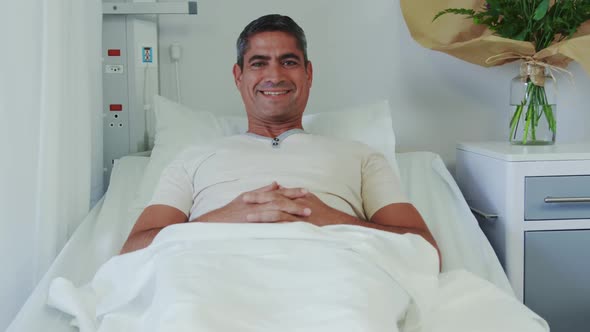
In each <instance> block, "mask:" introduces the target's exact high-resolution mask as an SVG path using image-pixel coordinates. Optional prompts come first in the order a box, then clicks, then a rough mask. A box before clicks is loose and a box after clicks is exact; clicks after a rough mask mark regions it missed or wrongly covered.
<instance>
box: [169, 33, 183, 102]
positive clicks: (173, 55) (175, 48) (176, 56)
mask: <svg viewBox="0 0 590 332" xmlns="http://www.w3.org/2000/svg"><path fill="white" fill-rule="evenodd" d="M181 55H182V49H181V48H180V44H176V43H174V44H172V45H170V59H172V62H174V69H175V71H176V101H177V102H178V103H179V104H180V103H181V101H182V99H181V96H180V75H179V71H178V62H179V61H180V57H181Z"/></svg>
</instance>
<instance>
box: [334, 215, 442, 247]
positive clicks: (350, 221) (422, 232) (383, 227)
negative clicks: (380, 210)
mask: <svg viewBox="0 0 590 332" xmlns="http://www.w3.org/2000/svg"><path fill="white" fill-rule="evenodd" d="M342 224H346V225H356V226H363V227H369V228H373V229H378V230H381V231H386V232H391V233H397V234H405V233H412V234H416V235H420V236H422V237H423V238H424V239H425V240H426V241H428V242H429V243H430V244H432V245H433V246H434V248H436V250H437V251H438V246H437V244H436V241H434V238H433V237H432V235H431V234H430V232H428V231H425V230H421V229H416V228H409V227H399V226H390V225H381V224H377V223H374V222H371V221H365V220H361V219H358V218H355V217H353V216H350V218H346V220H345V221H344V222H342Z"/></svg>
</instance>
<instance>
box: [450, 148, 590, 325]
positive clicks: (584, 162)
mask: <svg viewBox="0 0 590 332" xmlns="http://www.w3.org/2000/svg"><path fill="white" fill-rule="evenodd" d="M456 180H457V183H458V185H459V187H460V188H461V191H462V192H463V195H464V196H465V199H466V200H467V203H468V204H469V205H470V207H471V208H472V210H473V211H474V214H476V216H477V219H478V220H479V221H480V226H481V228H482V230H483V232H484V233H485V234H486V236H487V237H488V239H489V241H490V243H491V244H492V246H493V247H494V250H495V251H496V254H497V255H498V258H499V260H500V262H501V263H502V266H503V267H504V270H505V271H506V274H507V276H508V279H509V280H510V283H511V285H512V288H513V289H514V292H515V294H516V296H517V297H518V298H519V299H520V300H521V301H523V302H524V304H525V305H527V306H528V307H529V308H531V309H532V310H533V311H535V312H536V313H537V314H539V315H540V316H542V317H543V318H545V319H546V320H547V322H548V323H549V325H550V326H551V332H566V331H589V330H590V143H585V144H556V145H553V146H514V145H510V144H509V143H508V142H478V143H460V144H458V145H457V164H456Z"/></svg>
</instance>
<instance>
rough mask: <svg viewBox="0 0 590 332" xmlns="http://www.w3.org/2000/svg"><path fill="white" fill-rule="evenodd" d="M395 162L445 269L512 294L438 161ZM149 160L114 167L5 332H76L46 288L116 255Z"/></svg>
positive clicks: (420, 155) (412, 156)
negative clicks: (49, 300) (97, 197)
mask: <svg viewBox="0 0 590 332" xmlns="http://www.w3.org/2000/svg"><path fill="white" fill-rule="evenodd" d="M397 158H398V163H399V167H400V174H401V177H402V182H403V183H404V186H405V190H406V192H407V193H408V195H409V197H410V199H411V200H412V202H413V203H414V204H415V205H416V207H417V208H418V210H419V211H420V213H421V214H422V215H423V216H424V217H425V220H426V221H427V223H428V224H429V227H430V228H431V229H432V232H433V234H434V236H435V238H436V239H437V241H438V242H439V246H440V247H441V253H442V259H443V270H444V271H449V270H453V269H458V268H464V269H466V270H468V271H470V272H472V273H474V274H476V275H478V276H480V277H482V278H484V279H487V280H489V281H491V282H492V283H494V284H496V285H497V286H498V287H500V288H501V289H504V290H505V291H506V292H508V293H511V292H512V291H511V289H510V286H509V283H508V280H507V279H506V276H505V274H504V272H503V270H502V268H501V266H500V264H499V262H498V260H497V258H496V257H495V255H494V253H493V250H492V249H491V246H490V245H489V243H488V242H487V240H486V239H485V237H484V235H483V233H482V232H481V231H480V230H479V228H478V226H477V222H476V220H475V218H474V217H473V215H472V214H471V213H470V211H469V208H468V207H467V204H466V203H465V201H464V200H463V198H462V195H461V193H460V191H459V189H458V187H457V186H456V184H455V182H454V180H453V179H452V177H451V175H450V174H449V173H448V171H447V170H446V168H445V166H444V164H443V162H442V160H441V159H440V157H439V156H438V155H436V154H433V153H428V152H413V153H401V154H398V156H397ZM148 160H149V159H148V158H146V157H125V158H122V159H121V160H120V161H119V162H118V163H117V164H116V166H115V168H114V170H113V173H112V177H111V185H110V187H109V190H108V192H107V194H106V195H105V197H104V198H103V200H102V201H101V202H100V203H99V204H98V205H97V206H96V207H95V208H94V209H93V210H92V211H91V213H90V214H89V215H88V216H87V218H86V219H85V220H84V221H83V223H82V224H81V225H80V227H79V228H78V229H77V230H76V232H75V233H74V235H73V236H72V238H71V240H70V241H69V242H68V244H67V245H66V247H65V248H64V249H63V251H62V252H61V253H60V255H59V256H58V258H57V259H56V261H55V262H54V264H53V265H52V266H51V268H50V270H49V271H48V272H47V274H46V275H45V276H44V278H43V279H42V281H41V282H40V283H39V285H38V286H37V287H36V289H35V291H34V292H33V294H32V295H31V296H30V297H29V299H28V300H27V302H26V303H25V305H24V306H23V308H22V309H21V311H20V312H19V313H18V315H17V317H16V318H15V320H14V321H13V322H12V324H11V325H10V326H9V328H8V330H7V331H8V332H17V331H48V332H52V331H56V332H57V331H77V329H76V328H74V327H71V326H70V325H69V322H70V320H71V317H70V316H68V315H65V314H63V313H61V312H59V311H57V310H55V309H52V308H49V307H48V306H46V301H47V291H48V286H49V283H50V282H51V280H53V279H54V278H56V277H60V276H61V277H64V278H66V279H68V280H71V281H72V282H74V283H75V284H77V285H82V284H85V283H87V282H89V281H90V280H91V279H92V277H93V275H94V273H95V272H96V270H97V269H98V267H99V266H100V265H101V264H103V263H104V262H106V261H107V260H108V259H109V258H110V257H112V256H113V255H115V254H116V253H117V252H118V250H119V248H120V247H121V245H122V243H123V241H124V240H125V238H126V237H127V234H128V233H129V231H130V229H131V227H132V226H133V223H134V221H135V220H136V218H137V216H138V214H139V211H137V210H132V209H129V207H130V206H131V204H130V203H131V202H132V201H133V199H134V198H135V195H136V190H137V186H138V185H139V182H140V180H141V176H142V173H143V170H144V169H145V166H146V165H147V162H148Z"/></svg>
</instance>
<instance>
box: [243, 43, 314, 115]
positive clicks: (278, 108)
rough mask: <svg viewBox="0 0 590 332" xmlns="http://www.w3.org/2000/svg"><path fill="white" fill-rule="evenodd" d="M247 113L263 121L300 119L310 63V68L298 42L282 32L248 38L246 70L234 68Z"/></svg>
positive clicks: (307, 86)
mask: <svg viewBox="0 0 590 332" xmlns="http://www.w3.org/2000/svg"><path fill="white" fill-rule="evenodd" d="M233 73H234V78H235V82H236V86H237V87H238V90H240V94H241V95H242V99H243V100H244V105H245V107H246V112H247V113H248V116H249V117H250V118H253V120H257V121H261V122H265V123H268V122H271V123H274V122H287V121H293V120H296V119H298V118H299V119H300V118H301V116H302V115H303V111H304V110H305V105H306V104H307V99H308V97H309V90H310V88H311V82H312V76H313V75H312V66H311V62H308V63H307V66H306V65H305V63H304V60H303V52H302V51H301V50H299V49H298V48H297V42H296V39H295V38H294V37H293V36H291V35H289V34H287V33H285V32H279V31H273V32H260V33H257V34H255V35H253V36H252V37H250V39H249V45H248V49H247V50H246V53H245V54H244V68H243V69H241V68H240V67H239V66H238V65H237V64H236V65H234V68H233Z"/></svg>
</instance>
